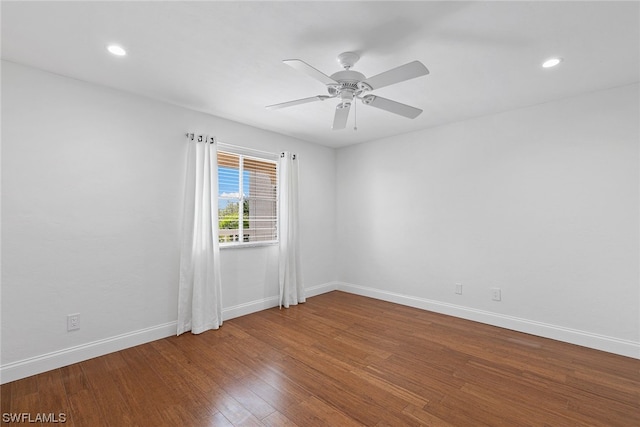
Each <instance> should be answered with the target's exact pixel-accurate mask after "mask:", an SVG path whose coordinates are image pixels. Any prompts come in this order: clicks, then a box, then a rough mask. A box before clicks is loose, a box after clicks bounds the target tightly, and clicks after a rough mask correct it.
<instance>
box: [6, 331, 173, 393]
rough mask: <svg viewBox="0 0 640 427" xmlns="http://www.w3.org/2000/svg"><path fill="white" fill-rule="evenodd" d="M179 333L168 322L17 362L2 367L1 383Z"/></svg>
mask: <svg viewBox="0 0 640 427" xmlns="http://www.w3.org/2000/svg"><path fill="white" fill-rule="evenodd" d="M176 331H177V324H176V322H169V323H165V324H163V325H157V326H152V327H150V328H145V329H140V330H137V331H133V332H128V333H126V334H122V335H117V336H114V337H110V338H105V339H102V340H97V341H93V342H90V343H87V344H82V345H78V346H75V347H69V348H65V349H63V350H58V351H52V352H51V353H47V354H43V355H40V356H35V357H30V358H28V359H23V360H19V361H17V362H13V363H7V364H5V365H2V366H1V367H0V384H4V383H8V382H11V381H15V380H19V379H21V378H26V377H30V376H32V375H37V374H40V373H42V372H47V371H50V370H52V369H57V368H61V367H63V366H67V365H71V364H74V363H78V362H82V361H83V360H89V359H93V358H94V357H98V356H102V355H105V354H109V353H113V352H114V351H120V350H123V349H125V348H129V347H134V346H136V345H140V344H144V343H147V342H150V341H155V340H159V339H162V338H166V337H168V336H171V335H175V334H176Z"/></svg>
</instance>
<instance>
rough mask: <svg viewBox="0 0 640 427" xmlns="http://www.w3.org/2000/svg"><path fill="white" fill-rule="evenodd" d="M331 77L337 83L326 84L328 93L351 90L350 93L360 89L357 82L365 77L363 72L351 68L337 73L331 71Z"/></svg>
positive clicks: (334, 93) (333, 93)
mask: <svg viewBox="0 0 640 427" xmlns="http://www.w3.org/2000/svg"><path fill="white" fill-rule="evenodd" d="M331 78H332V79H333V80H335V81H337V82H338V83H340V84H339V85H327V89H328V90H329V94H330V95H336V94H338V93H342V92H345V91H347V92H351V93H352V94H353V93H355V92H357V91H360V90H362V88H361V87H360V85H359V83H360V82H362V81H363V80H365V79H366V77H365V76H364V74H362V73H359V72H357V71H353V70H342V71H338V72H337V73H333V74H332V75H331Z"/></svg>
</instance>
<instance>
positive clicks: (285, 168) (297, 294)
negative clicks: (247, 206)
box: [278, 152, 305, 308]
mask: <svg viewBox="0 0 640 427" xmlns="http://www.w3.org/2000/svg"><path fill="white" fill-rule="evenodd" d="M278 171H279V174H280V176H279V179H278V185H279V194H278V201H279V206H278V209H279V214H280V226H279V228H278V230H279V241H280V256H279V260H280V265H279V274H280V307H281V308H282V306H284V307H285V308H288V307H289V306H290V305H296V304H298V303H302V302H305V297H304V287H303V286H302V279H301V276H302V275H301V271H300V236H299V233H298V159H297V156H296V155H295V154H292V153H289V152H284V153H282V154H281V155H280V164H279V165H278Z"/></svg>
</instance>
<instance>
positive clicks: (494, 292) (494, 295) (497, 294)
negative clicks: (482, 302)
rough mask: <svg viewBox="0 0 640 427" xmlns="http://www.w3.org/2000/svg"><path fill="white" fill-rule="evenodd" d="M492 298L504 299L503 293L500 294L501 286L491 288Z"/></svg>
mask: <svg viewBox="0 0 640 427" xmlns="http://www.w3.org/2000/svg"><path fill="white" fill-rule="evenodd" d="M491 299H492V300H494V301H501V300H502V295H501V294H500V288H491Z"/></svg>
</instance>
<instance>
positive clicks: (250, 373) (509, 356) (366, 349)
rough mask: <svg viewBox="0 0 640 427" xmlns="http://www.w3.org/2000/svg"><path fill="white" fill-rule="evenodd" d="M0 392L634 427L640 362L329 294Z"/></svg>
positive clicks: (27, 400) (88, 405) (24, 408)
mask: <svg viewBox="0 0 640 427" xmlns="http://www.w3.org/2000/svg"><path fill="white" fill-rule="evenodd" d="M1 393H2V395H1V400H0V401H1V407H2V409H1V412H2V413H3V418H4V417H5V416H6V415H4V414H5V413H13V414H21V413H28V414H30V416H31V418H32V419H35V418H36V416H37V414H56V415H57V414H63V415H64V417H65V419H66V423H65V424H64V425H68V426H91V427H93V426H118V427H120V426H128V425H138V426H145V427H146V426H218V425H220V426H305V427H306V426H316V425H327V426H340V427H342V426H361V425H366V426H418V425H433V426H484V425H490V426H608V427H610V426H625V427H626V426H629V427H630V426H639V425H640V360H635V359H631V358H625V357H622V356H616V355H613V354H609V353H604V352H600V351H596V350H590V349H586V348H582V347H578V346H573V345H570V344H566V343H561V342H557V341H553V340H548V339H544V338H539V337H535V336H531V335H526V334H522V333H518V332H513V331H509V330H505V329H500V328H495V327H491V326H487V325H483V324H479V323H474V322H469V321H466V320H462V319H457V318H454V317H449V316H444V315H440V314H435V313H431V312H427V311H423V310H418V309H413V308H410V307H405V306H401V305H396V304H391V303H387V302H383V301H378V300H374V299H369V298H364V297H360V296H356V295H352V294H347V293H343V292H331V293H328V294H323V295H320V296H317V297H314V298H310V299H309V300H308V302H307V303H305V304H303V305H299V306H296V307H292V308H290V309H288V310H278V309H277V308H275V309H270V310H265V311H262V312H259V313H254V314H251V315H248V316H244V317H240V318H236V319H232V320H229V321H227V322H225V324H224V325H223V326H222V328H221V329H219V330H218V331H209V332H205V333H203V334H201V335H197V336H194V335H191V334H184V335H182V336H180V337H170V338H166V339H162V340H159V341H155V342H152V343H149V344H145V345H141V346H138V347H134V348H130V349H127V350H123V351H119V352H117V353H112V354H109V355H106V356H102V357H98V358H95V359H91V360H88V361H85V362H81V363H78V364H75V365H71V366H67V367H64V368H61V369H56V370H53V371H50V372H46V373H43V374H40V375H36V376H33V377H30V378H26V379H23V380H19V381H15V382H12V383H8V384H5V385H3V386H2V388H1ZM29 424H30V425H39V424H38V423H29ZM3 425H7V424H3ZM15 425H21V424H15ZM43 425H49V424H43ZM52 425H53V424H52Z"/></svg>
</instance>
